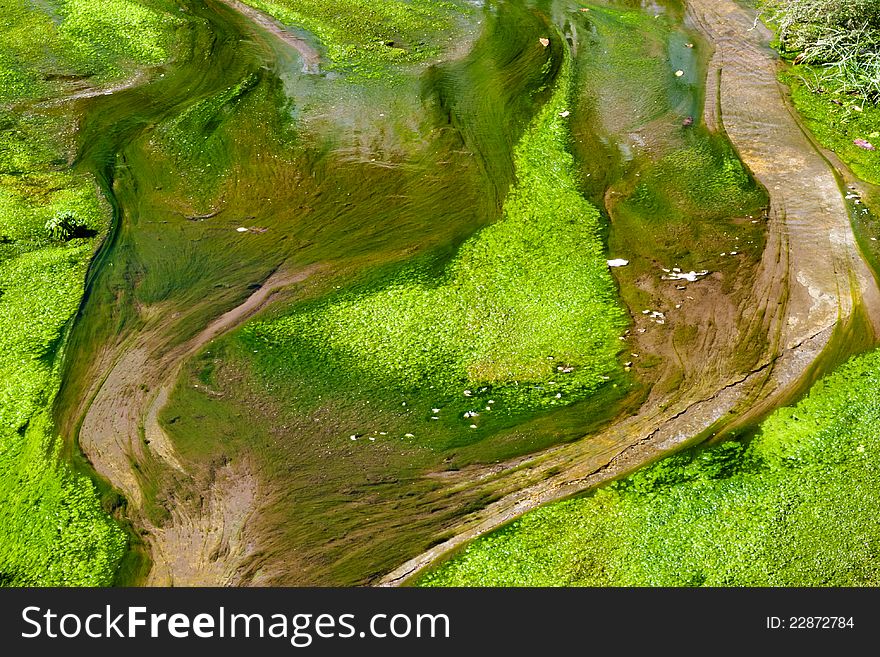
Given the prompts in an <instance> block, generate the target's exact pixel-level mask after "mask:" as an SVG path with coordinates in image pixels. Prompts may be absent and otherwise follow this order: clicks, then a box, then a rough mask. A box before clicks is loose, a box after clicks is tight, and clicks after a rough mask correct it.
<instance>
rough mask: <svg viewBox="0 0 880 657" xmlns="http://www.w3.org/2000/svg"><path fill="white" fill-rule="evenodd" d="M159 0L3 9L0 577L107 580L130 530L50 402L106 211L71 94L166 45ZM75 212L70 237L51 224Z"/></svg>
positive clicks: (159, 57) (161, 52) (35, 581)
mask: <svg viewBox="0 0 880 657" xmlns="http://www.w3.org/2000/svg"><path fill="white" fill-rule="evenodd" d="M169 6H170V5H168V4H167V3H166V4H163V3H161V2H156V3H152V4H151V5H150V6H145V5H142V4H140V3H136V2H126V1H124V0H113V1H112V2H100V3H99V2H89V1H83V0H69V1H65V2H57V3H47V7H51V10H47V11H44V10H41V9H39V8H38V7H36V6H35V5H34V3H30V2H7V3H5V4H4V6H3V8H2V12H0V25H2V30H0V125H2V128H0V524H2V526H3V530H2V531H0V581H2V582H3V583H4V584H7V585H98V584H109V583H110V582H112V581H113V578H114V575H115V571H116V567H117V564H118V562H119V560H120V559H121V557H122V554H123V551H124V549H125V545H126V539H125V536H124V534H123V532H122V530H121V529H120V528H119V527H118V526H117V525H116V524H115V523H114V522H113V521H111V520H110V519H109V518H108V517H107V516H105V515H104V512H103V511H102V509H101V506H100V504H99V500H98V494H97V492H96V488H95V486H94V484H93V483H92V481H91V480H90V479H89V477H88V476H87V475H85V474H82V473H80V472H78V471H76V470H74V469H73V468H72V467H71V466H70V465H69V464H68V462H67V461H65V460H63V459H61V458H60V451H61V443H60V441H59V440H58V438H57V436H56V430H55V428H54V426H53V423H52V420H51V417H50V412H49V409H50V407H51V405H52V403H53V399H54V397H55V395H56V393H57V390H58V387H59V384H60V375H59V366H60V363H61V359H62V356H63V353H64V346H65V339H66V335H67V331H68V328H69V325H70V321H71V319H72V318H73V317H74V315H75V313H76V311H77V309H78V307H79V303H80V298H81V296H82V294H83V289H84V283H85V278H86V270H87V268H88V265H89V261H90V260H91V258H92V256H93V255H94V252H95V249H96V248H97V246H98V242H99V240H100V238H101V237H102V236H103V235H104V234H106V231H107V229H108V226H109V224H110V214H111V213H110V206H109V204H108V202H107V201H106V199H105V197H104V195H103V194H102V191H101V190H100V188H99V186H98V182H97V181H96V179H95V178H94V177H93V176H92V175H90V174H89V173H88V172H86V171H82V170H80V169H78V168H77V167H76V166H73V167H71V166H70V162H71V160H72V159H73V158H74V156H75V146H74V139H75V138H74V135H73V132H72V126H73V125H74V124H75V122H76V121H77V113H76V106H75V104H74V103H72V102H70V101H68V100H66V97H68V96H70V95H72V94H82V93H84V92H85V93H87V92H89V91H92V90H94V89H99V88H100V87H101V86H107V85H111V84H113V83H115V82H117V81H119V80H121V79H123V77H124V75H125V74H126V73H131V72H132V71H133V70H134V69H135V68H137V67H142V66H145V65H154V64H158V63H160V62H162V61H163V60H165V59H166V58H167V57H168V56H169V55H170V50H169V48H170V46H169V39H170V38H171V35H172V32H171V31H170V29H169V27H170V26H173V25H174V24H175V22H176V19H175V18H174V17H173V16H172V15H171V14H169V13H167V12H166V11H165V9H167V8H168V7H169ZM65 213H69V214H72V215H73V216H74V217H75V221H76V223H77V224H78V226H79V227H78V229H77V230H75V231H74V234H73V235H72V236H67V237H68V239H56V238H53V237H52V235H51V234H50V233H49V231H48V230H47V229H46V224H47V222H49V221H50V219H52V217H54V216H56V215H59V214H65Z"/></svg>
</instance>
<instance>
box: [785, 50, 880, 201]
mask: <svg viewBox="0 0 880 657" xmlns="http://www.w3.org/2000/svg"><path fill="white" fill-rule="evenodd" d="M814 76H816V71H815V69H813V68H811V67H809V66H805V65H800V66H794V67H792V68H791V69H789V70H788V71H786V72H785V73H783V74H782V76H781V77H782V81H783V82H784V83H785V84H787V85H788V86H789V88H790V89H791V99H792V102H793V103H794V106H795V108H796V109H797V111H798V113H799V114H800V115H801V117H802V118H803V120H804V122H805V123H806V125H807V127H808V128H809V129H810V132H811V133H812V134H813V135H814V136H815V138H816V139H817V141H819V143H821V144H822V145H823V146H824V147H825V148H828V149H830V150H832V151H834V152H835V153H837V154H838V155H839V156H840V158H841V159H842V160H843V161H844V162H846V163H847V165H848V166H849V167H850V168H851V169H852V171H853V173H855V174H856V175H857V176H859V177H860V178H862V179H863V180H866V181H868V182H870V183H873V184H875V185H880V105H876V104H874V103H870V102H865V101H864V100H862V99H857V98H853V97H852V96H850V95H848V94H846V93H844V92H843V91H842V90H839V89H835V88H834V87H830V86H826V85H824V84H823V83H822V82H821V78H814ZM818 89H821V93H819V92H818ZM857 139H863V140H865V141H867V142H869V143H871V144H873V145H874V146H875V148H877V149H878V150H874V151H872V150H867V149H864V148H860V147H859V146H857V145H856V144H855V143H854V142H855V140H857Z"/></svg>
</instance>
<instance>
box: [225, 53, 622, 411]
mask: <svg viewBox="0 0 880 657" xmlns="http://www.w3.org/2000/svg"><path fill="white" fill-rule="evenodd" d="M556 85H557V86H556V91H555V92H554V93H553V96H552V97H551V99H550V100H549V101H548V102H547V103H546V104H545V106H544V107H543V109H542V110H541V112H540V114H539V115H538V117H537V118H536V119H535V121H534V123H533V124H532V126H531V127H530V128H529V129H528V131H527V132H526V134H525V135H524V137H523V138H522V140H521V142H520V143H519V145H518V146H517V147H516V149H515V153H514V164H515V169H516V177H517V179H516V183H515V184H514V185H513V187H512V189H511V191H510V193H509V195H508V196H507V199H506V201H505V204H504V212H503V217H502V219H501V220H500V221H498V222H497V223H496V224H493V225H492V226H489V227H487V228H484V229H482V230H481V231H480V232H479V233H477V234H476V235H475V236H474V237H472V238H471V239H469V240H468V241H466V242H465V243H464V244H463V245H462V247H461V248H460V250H459V252H458V253H457V255H456V256H455V257H454V258H453V259H452V260H451V262H449V263H448V264H447V265H446V266H443V267H442V268H441V269H440V270H439V271H436V270H432V269H431V268H427V267H425V268H422V269H406V270H404V271H402V272H399V273H397V274H395V275H394V276H392V277H391V279H390V281H388V282H386V283H384V284H382V285H381V286H380V287H378V289H368V290H365V291H352V292H345V293H342V294H340V295H338V296H337V297H335V298H332V299H330V300H328V301H322V302H318V303H317V304H315V305H314V306H313V307H310V308H307V309H303V310H301V311H299V312H296V313H294V314H292V315H289V316H287V317H283V318H279V319H274V320H271V321H266V322H256V323H253V324H251V325H249V326H248V327H246V328H245V329H244V330H243V331H242V334H241V336H242V339H243V340H244V341H245V342H246V344H247V346H249V347H252V348H253V350H254V351H255V352H258V353H259V355H258V356H255V359H256V360H257V362H258V363H260V364H261V365H262V367H263V368H264V369H266V370H267V375H268V376H269V377H273V376H277V373H278V372H279V370H280V371H284V370H287V371H297V370H301V371H306V372H308V373H309V374H308V376H306V377H305V378H309V379H321V378H322V376H323V377H326V374H324V373H326V372H329V373H332V374H333V375H334V376H340V374H339V373H340V371H343V372H348V373H350V377H351V379H350V383H351V385H353V386H355V388H362V387H363V386H367V387H372V386H375V385H376V384H377V383H380V384H384V385H386V386H389V387H391V388H393V389H396V390H398V391H400V392H401V393H416V392H417V391H420V390H433V391H434V392H433V393H429V394H432V395H433V399H430V400H429V402H430V403H431V404H435V405H436V406H437V407H439V408H441V409H445V407H446V406H447V405H448V404H449V403H450V402H453V403H455V405H456V406H459V405H461V401H462V400H463V399H464V398H469V399H465V400H464V401H466V402H467V403H469V404H471V405H472V407H473V409H474V410H473V411H472V412H470V413H469V414H467V415H466V416H465V417H464V419H463V420H462V421H461V423H462V424H463V425H473V428H477V427H478V426H479V424H480V421H479V420H477V419H476V416H478V415H480V414H485V413H505V412H508V413H509V412H515V411H523V410H530V409H536V408H549V407H552V406H558V405H567V404H570V403H572V402H574V401H577V400H579V399H583V398H584V397H585V396H586V395H588V394H589V393H591V392H592V391H594V390H596V389H597V388H598V387H599V386H601V385H602V384H603V382H605V381H607V380H608V379H609V375H610V374H611V373H612V372H614V371H615V370H617V369H618V367H619V366H618V364H617V362H616V359H615V357H616V354H617V352H618V350H619V341H618V336H619V335H620V332H621V330H622V329H623V327H624V325H625V314H624V311H623V310H622V308H621V307H620V306H619V305H618V304H617V302H616V300H615V289H614V285H613V282H612V279H611V276H610V274H609V272H608V267H607V264H606V262H605V256H604V254H603V244H602V239H601V234H600V233H601V219H600V215H599V212H598V210H596V209H595V207H593V206H592V205H590V204H589V203H588V202H587V201H585V200H584V199H583V197H582V196H581V195H580V193H579V191H578V187H577V181H576V175H575V172H574V162H573V159H572V157H571V155H570V154H569V153H568V152H567V150H566V143H567V140H568V130H567V121H566V117H567V116H568V112H567V107H568V106H569V98H570V85H571V64H570V62H569V59H568V56H567V55H566V56H565V60H564V63H563V65H562V69H561V71H560V73H559V75H558V78H557V82H556ZM490 398H491V399H490ZM442 412H443V413H448V410H445V411H442ZM435 413H437V416H436V417H437V419H439V415H440V413H441V411H435Z"/></svg>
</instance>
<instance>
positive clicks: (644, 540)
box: [422, 352, 880, 586]
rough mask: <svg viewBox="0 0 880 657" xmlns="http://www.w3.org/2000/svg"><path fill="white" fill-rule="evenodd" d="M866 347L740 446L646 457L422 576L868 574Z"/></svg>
mask: <svg viewBox="0 0 880 657" xmlns="http://www.w3.org/2000/svg"><path fill="white" fill-rule="evenodd" d="M878 386H880V352H873V353H870V354H867V355H864V356H860V357H857V358H854V359H853V360H851V361H850V362H848V363H847V364H845V365H844V366H842V367H840V368H839V369H838V370H837V371H836V372H834V373H833V374H831V375H829V376H828V377H826V378H825V379H823V380H822V381H820V382H819V383H818V384H816V386H814V388H813V389H812V391H811V392H810V394H809V396H807V397H806V398H805V399H804V400H803V401H801V402H800V403H799V404H797V406H794V407H790V408H782V409H780V410H778V411H776V412H775V413H774V414H773V415H772V416H770V417H769V418H768V419H767V420H766V421H765V422H764V423H763V425H762V426H761V429H760V432H759V433H758V435H757V436H756V437H755V438H754V440H753V441H752V442H751V443H750V444H749V445H748V446H747V447H743V446H742V445H740V444H738V443H727V444H722V445H719V446H717V447H712V448H709V449H705V450H697V451H691V452H687V453H684V454H681V455H677V456H673V457H671V458H668V459H665V460H663V461H660V462H659V463H657V464H656V465H653V466H650V467H648V468H646V469H644V470H643V471H640V472H638V473H636V474H634V475H632V476H630V477H629V478H627V479H624V480H622V481H621V482H619V483H617V484H613V485H611V486H609V487H607V488H605V489H602V490H599V491H597V492H596V493H595V494H592V495H588V496H586V497H581V498H576V499H572V500H568V501H565V502H561V503H557V504H553V505H549V506H547V507H544V508H541V509H538V510H537V511H535V512H532V513H530V514H528V515H526V516H525V517H523V518H522V519H520V520H518V521H516V522H514V523H513V524H511V525H509V526H508V527H505V528H503V529H501V530H499V531H496V532H494V533H492V534H489V535H488V536H486V537H483V538H481V539H478V540H477V541H475V542H474V543H472V544H471V545H470V546H468V547H467V548H466V549H465V550H464V551H463V552H462V553H461V554H459V555H458V556H456V557H455V558H453V559H452V560H451V561H450V562H448V563H447V564H445V565H444V566H442V567H440V568H439V569H438V570H436V571H435V572H432V573H429V574H428V575H426V576H425V577H424V578H423V580H422V583H423V584H426V585H527V586H541V585H549V586H557V585H622V586H629V585H634V586H646V585H647V586H689V585H707V586H760V585H768V586H876V585H877V584H878V583H880V566H878V561H877V554H878V550H880V527H878V523H877V517H876V510H877V508H878V504H880V486H878V478H880V401H878V399H877V396H876V390H877V388H878Z"/></svg>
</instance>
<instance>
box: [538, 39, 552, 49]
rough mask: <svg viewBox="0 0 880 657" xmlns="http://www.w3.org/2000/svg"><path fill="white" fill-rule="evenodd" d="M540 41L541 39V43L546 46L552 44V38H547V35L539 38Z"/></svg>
mask: <svg viewBox="0 0 880 657" xmlns="http://www.w3.org/2000/svg"><path fill="white" fill-rule="evenodd" d="M538 41H539V42H540V43H541V45H542V46H544V47H545V48H546V47H547V46H549V45H550V39H547V38H545V37H541V38H540V39H538Z"/></svg>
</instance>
